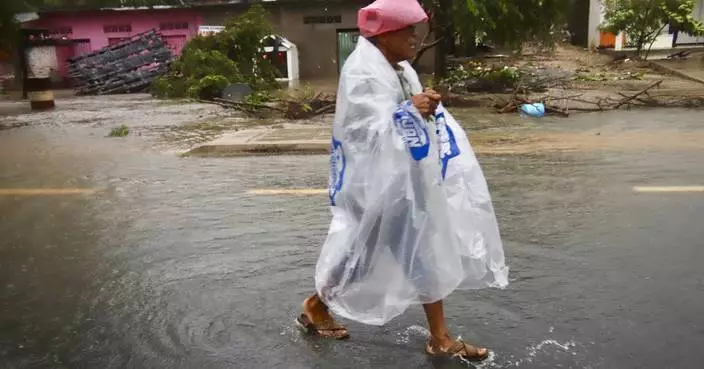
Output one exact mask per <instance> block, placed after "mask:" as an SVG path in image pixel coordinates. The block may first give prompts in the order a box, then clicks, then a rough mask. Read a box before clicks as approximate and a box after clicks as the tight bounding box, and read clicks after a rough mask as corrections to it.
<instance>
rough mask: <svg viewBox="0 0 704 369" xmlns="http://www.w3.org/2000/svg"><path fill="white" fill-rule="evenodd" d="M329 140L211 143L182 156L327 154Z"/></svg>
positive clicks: (328, 151)
mask: <svg viewBox="0 0 704 369" xmlns="http://www.w3.org/2000/svg"><path fill="white" fill-rule="evenodd" d="M329 153H330V143H329V142H326V141H325V142H322V141H321V142H280V143H279V142H258V143H246V144H230V145H227V144H221V145H219V144H213V145H208V144H206V145H203V146H199V147H196V148H194V149H192V150H189V151H187V152H185V153H183V154H182V155H183V156H202V157H208V156H216V157H228V156H258V155H264V156H273V155H327V154H329Z"/></svg>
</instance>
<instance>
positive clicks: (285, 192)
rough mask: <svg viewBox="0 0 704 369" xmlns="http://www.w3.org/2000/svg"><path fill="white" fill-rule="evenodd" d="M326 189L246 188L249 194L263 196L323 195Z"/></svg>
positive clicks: (326, 191)
mask: <svg viewBox="0 0 704 369" xmlns="http://www.w3.org/2000/svg"><path fill="white" fill-rule="evenodd" d="M327 193H328V190H327V189H324V188H271V189H265V188H259V189H252V190H248V191H247V194H249V195H264V196H274V195H323V194H327Z"/></svg>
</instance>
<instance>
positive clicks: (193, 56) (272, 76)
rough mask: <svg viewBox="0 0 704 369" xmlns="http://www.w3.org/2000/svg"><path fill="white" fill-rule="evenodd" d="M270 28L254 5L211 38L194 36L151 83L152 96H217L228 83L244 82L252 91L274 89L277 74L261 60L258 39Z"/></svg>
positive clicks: (264, 16) (268, 62) (272, 66)
mask: <svg viewBox="0 0 704 369" xmlns="http://www.w3.org/2000/svg"><path fill="white" fill-rule="evenodd" d="M271 34H273V27H272V26H271V24H270V23H269V21H268V17H267V13H266V11H265V10H264V8H263V7H262V6H261V5H258V4H255V5H253V6H251V7H250V8H249V10H248V11H247V12H246V13H244V14H242V15H240V16H239V17H237V18H234V19H231V20H229V21H228V22H227V23H226V25H225V29H224V30H222V31H221V32H219V33H217V34H215V35H212V36H197V37H195V38H193V39H192V40H191V41H189V42H188V44H186V46H185V47H184V48H183V51H182V53H181V57H180V58H178V60H176V61H174V63H173V64H172V65H171V70H170V71H169V73H168V74H167V75H166V76H164V77H160V78H157V79H155V80H154V82H152V86H151V91H152V94H153V95H154V96H155V97H161V98H174V97H185V96H191V97H199V98H205V97H203V96H208V97H207V98H209V99H212V98H213V97H219V96H220V93H219V92H218V93H216V92H217V91H220V92H221V91H222V89H224V88H225V87H227V85H224V86H223V84H224V83H225V81H227V83H228V84H230V83H246V84H249V85H250V86H251V87H252V89H254V90H255V91H257V90H264V89H269V88H274V87H276V86H277V83H276V77H278V75H279V73H278V70H277V69H276V67H274V65H272V63H271V61H270V60H266V59H264V58H262V57H261V48H262V44H261V40H262V39H263V38H264V37H266V36H269V35H271Z"/></svg>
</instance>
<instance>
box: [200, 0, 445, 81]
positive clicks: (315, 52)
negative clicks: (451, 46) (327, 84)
mask: <svg viewBox="0 0 704 369" xmlns="http://www.w3.org/2000/svg"><path fill="white" fill-rule="evenodd" d="M363 5H364V4H360V3H356V2H351V3H348V4H329V5H327V6H326V7H322V6H320V5H303V4H286V5H280V4H268V7H267V11H269V13H270V15H271V16H270V20H271V22H272V24H273V26H274V29H275V31H276V32H277V33H278V34H280V35H281V36H283V37H285V38H287V39H288V40H290V41H291V42H293V43H294V44H296V46H297V47H298V53H299V70H300V76H301V79H302V80H324V79H336V78H337V77H338V60H337V58H338V55H337V47H338V46H337V31H338V30H354V29H356V28H357V11H358V9H359V8H360V7H361V6H363ZM244 11H245V9H244V8H243V7H222V8H220V7H217V8H204V9H202V10H201V24H202V25H209V26H218V25H223V24H224V23H225V22H226V20H227V19H229V18H232V17H235V16H237V15H238V14H241V13H242V12H244ZM308 16H339V17H340V18H341V19H340V20H341V21H340V23H328V24H305V22H304V18H305V17H308ZM426 29H427V28H426V27H419V31H418V32H419V33H420V35H421V37H422V35H423V34H424V32H425V30H426ZM433 62H434V59H433V53H432V51H428V52H427V53H426V55H425V56H424V57H423V59H422V60H421V66H420V68H419V69H421V71H432V68H433Z"/></svg>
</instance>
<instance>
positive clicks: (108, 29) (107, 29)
mask: <svg viewBox="0 0 704 369" xmlns="http://www.w3.org/2000/svg"><path fill="white" fill-rule="evenodd" d="M103 32H104V33H117V32H132V25H131V24H118V25H109V26H103Z"/></svg>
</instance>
